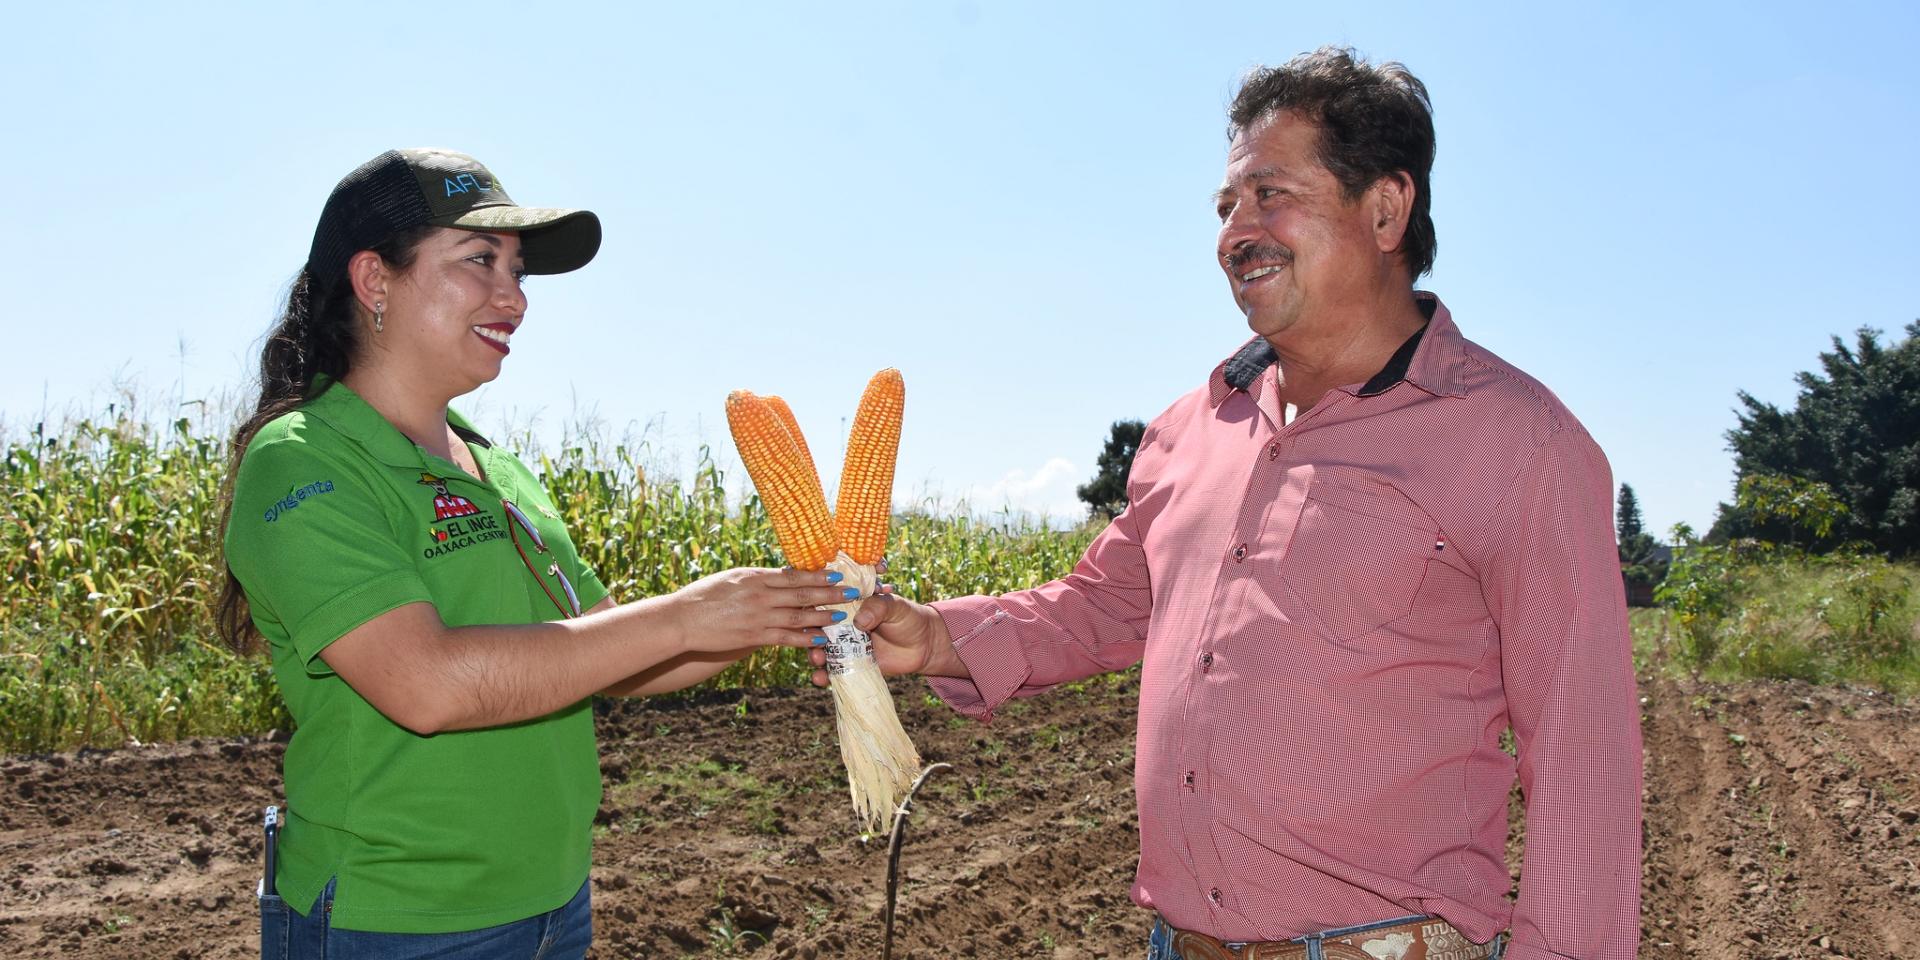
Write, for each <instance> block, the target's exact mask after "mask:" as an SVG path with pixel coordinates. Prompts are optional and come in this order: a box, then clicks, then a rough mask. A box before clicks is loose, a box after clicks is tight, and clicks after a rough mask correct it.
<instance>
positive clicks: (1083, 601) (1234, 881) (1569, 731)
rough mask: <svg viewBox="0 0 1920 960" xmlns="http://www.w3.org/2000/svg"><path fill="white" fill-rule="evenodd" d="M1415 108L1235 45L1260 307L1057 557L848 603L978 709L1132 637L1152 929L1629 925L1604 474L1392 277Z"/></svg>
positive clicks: (1459, 931)
mask: <svg viewBox="0 0 1920 960" xmlns="http://www.w3.org/2000/svg"><path fill="white" fill-rule="evenodd" d="M1429 109H1430V108H1429V103H1428V100H1427V95H1426V89H1425V87H1424V86H1423V85H1422V84H1421V83H1420V81H1419V80H1417V79H1415V78H1414V77H1413V76H1412V75H1411V74H1410V73H1408V72H1407V71H1406V69H1405V68H1404V67H1401V66H1400V65H1399V64H1395V63H1387V64H1382V65H1378V66H1375V65H1371V64H1368V63H1366V62H1364V61H1358V60H1356V59H1355V58H1354V57H1353V55H1352V53H1351V51H1344V50H1334V49H1322V50H1320V51H1317V52H1315V53H1312V54H1306V55H1302V56H1300V57H1297V58H1295V59H1294V60H1293V61H1291V62H1289V63H1288V64H1286V65H1285V66H1283V67H1280V68H1277V69H1263V70H1259V71H1256V72H1255V73H1254V74H1252V75H1251V76H1250V77H1249V78H1248V80H1247V81H1246V83H1245V85H1244V86H1243V88H1242V89H1241V90H1240V92H1239V94H1238V96H1237V97H1236V98H1235V100H1234V102H1233V105H1232V107H1231V109H1230V117H1231V123H1230V134H1231V142H1230V144H1229V147H1228V151H1227V170H1226V178H1225V181H1224V183H1223V184H1222V186H1221V188H1220V190H1219V192H1218V194H1217V195H1216V199H1217V201H1218V212H1219V216H1220V223H1221V226H1220V235H1219V243H1218V248H1217V250H1216V251H1215V252H1216V255H1217V257H1218V260H1219V263H1220V265H1221V267H1222V269H1223V270H1224V271H1225V273H1226V277H1227V283H1228V286H1229V287H1230V288H1231V290H1232V292H1233V299H1234V303H1235V304H1237V305H1238V306H1239V307H1240V309H1241V310H1242V311H1243V312H1244V313H1245V315H1246V319H1247V324H1248V326H1249V327H1251V328H1252V330H1253V333H1254V334H1255V336H1254V337H1253V338H1252V339H1251V340H1249V341H1247V342H1246V344H1245V345H1243V346H1242V347H1240V348H1239V349H1238V350H1237V351H1234V352H1233V353H1232V355H1231V356H1230V357H1228V358H1227V359H1226V360H1225V361H1223V362H1222V363H1221V364H1220V365H1219V366H1218V367H1216V368H1215V369H1214V371H1213V373H1212V375H1211V376H1209V377H1208V378H1207V382H1206V383H1205V385H1203V386H1202V387H1200V388H1199V389H1197V390H1195V391H1194V392H1192V393H1190V394H1188V395H1186V396H1184V397H1182V398H1180V399H1179V400H1178V401H1176V402H1175V403H1174V404H1173V406H1171V407H1169V408H1168V409H1167V410H1166V412H1164V413H1162V414H1161V415H1160V416H1159V417H1158V418H1156V419H1155V420H1154V421H1153V423H1152V424H1151V425H1150V426H1149V427H1148V428H1147V431H1146V434H1145V436H1144V438H1143V439H1142V441H1141V445H1140V449H1139V453H1138V454H1137V455H1136V457H1135V459H1134V462H1133V469H1132V474H1131V476H1130V478H1129V480H1128V485H1127V489H1128V494H1129V497H1130V500H1131V506H1130V507H1129V508H1128V509H1127V510H1126V511H1125V512H1124V513H1122V514H1121V515H1120V516H1119V517H1117V518H1115V519H1114V521H1113V523H1112V525H1111V526H1109V527H1108V528H1107V529H1106V531H1105V532H1103V533H1102V534H1101V535H1100V536H1099V538H1098V539H1097V540H1095V542H1094V543H1093V545H1092V546H1091V547H1089V548H1088V550H1087V553H1086V556H1084V557H1083V558H1082V559H1081V560H1080V563H1079V564H1078V566H1077V567H1076V568H1075V569H1074V571H1073V573H1072V574H1071V575H1069V576H1067V577H1065V578H1063V579H1060V580H1056V581H1054V582H1052V583H1048V584H1045V585H1042V586H1039V587H1035V588H1033V589H1031V590H1025V591H1021V592H1018V593H1012V594H1007V595H1005V596H1000V597H966V598H961V599H956V600H947V601H943V602H939V603H935V604H932V605H931V606H926V605H921V604H917V603H913V602H910V601H907V600H904V599H897V598H889V599H877V600H876V601H870V602H869V603H868V604H867V605H866V608H865V609H864V610H863V611H862V612H861V614H860V616H859V619H858V621H857V625H859V626H861V627H862V628H865V629H868V630H870V631H871V632H872V633H873V634H874V647H875V655H876V657H877V659H878V660H879V661H880V664H881V666H882V668H883V669H885V670H887V671H888V672H891V673H906V672H918V673H922V674H925V675H927V676H929V677H930V678H931V679H932V686H933V689H934V691H935V692H936V693H938V694H939V695H940V696H941V697H942V698H944V699H945V700H946V702H947V703H949V704H950V705H952V706H953V707H954V708H955V709H957V710H959V711H961V712H963V713H966V714H970V715H973V716H977V717H980V718H982V719H991V717H992V713H993V711H994V709H995V708H997V707H998V706H999V705H1000V704H1002V703H1004V702H1006V700H1008V699H1009V698H1011V697H1018V696H1029V695H1032V694H1036V693H1039V692H1041V691H1043V690H1046V689H1048V688H1050V687H1052V686H1054V685H1056V684H1059V683H1063V682H1067V681H1071V680H1075V679H1079V678H1082V677H1086V676H1089V675H1091V674H1095V673H1098V672H1102V671H1108V670H1117V669H1122V668H1125V667H1127V666H1129V665H1131V664H1133V663H1135V662H1140V661H1144V667H1143V670H1142V674H1141V690H1140V714H1139V732H1138V750H1137V754H1136V758H1135V791H1136V794H1137V797H1138V802H1139V805H1140V848H1141V849H1140V866H1139V873H1138V876H1137V879H1136V881H1135V883H1134V887H1133V898H1134V900H1135V901H1136V902H1137V903H1139V904H1140V905H1141V906H1143V907H1146V908H1147V909H1149V910H1152V911H1154V912H1155V913H1156V914H1157V917H1156V919H1155V921H1154V928H1153V933H1152V936H1151V946H1150V957H1151V958H1152V960H1167V958H1175V957H1180V958H1186V960H1198V958H1206V960H1222V958H1269V957H1301V958H1307V960H1319V958H1320V957H1323V956H1324V957H1330V958H1331V957H1348V958H1353V960H1369V958H1371V960H1423V958H1425V960H1474V958H1480V957H1486V956H1496V957H1497V956H1499V955H1500V954H1501V952H1502V951H1504V953H1505V956H1507V957H1511V958H1515V960H1544V958H1553V957H1575V958H1624V957H1631V956H1633V955H1634V951H1635V948H1636V946H1637V943H1638V939H1639V932H1638V931H1639V878H1640V731H1639V710H1638V704H1637V702H1636V697H1635V687H1634V677H1633V673H1632V666H1631V659H1630V647H1629V637H1628V631H1627V622H1626V608H1625V602H1624V597H1623V593H1622V588H1621V583H1620V567H1619V562H1618V555H1617V553H1616V550H1615V545H1614V540H1613V524H1612V480H1611V477H1610V476H1609V472H1608V468H1607V463H1606V459H1605V457H1604V456H1603V455H1602V454H1601V452H1600V449H1599V447H1598V446H1596V445H1595V443H1594V441H1593V439H1592V438H1591V437H1590V436H1588V435H1587V432H1586V430H1585V429H1583V428H1582V427H1581V425H1580V423H1579V422H1578V421H1577V420H1575V419H1574V417H1573V415H1572V414H1571V413H1569V412H1568V411H1567V409H1566V408H1565V407H1564V406H1562V405H1561V404H1560V402H1559V400H1558V399H1556V398H1555V397H1554V395H1553V394H1552V393H1551V392H1550V391H1548V390H1547V388H1545V387H1543V386H1541V385H1540V384H1539V383H1538V382H1536V381H1535V380H1533V379H1532V378H1530V377H1528V376H1527V375H1526V374H1524V373H1522V372H1520V371H1519V370H1517V369H1515V368H1514V367H1513V366H1512V365H1510V364H1508V363H1506V362H1505V361H1502V360H1501V359H1500V358H1498V357H1496V356H1494V355H1493V354H1492V353H1490V352H1488V351H1487V350H1486V349H1484V348H1482V347H1480V346H1478V345H1477V344H1474V343H1473V342H1471V341H1469V340H1466V339H1464V338H1463V337H1462V336H1461V333H1460V330H1459V328H1458V327H1456V326H1455V325H1454V321H1453V318H1452V316H1451V315H1450V314H1449V313H1448V311H1447V308H1446V307H1445V306H1443V305H1441V303H1440V301H1439V299H1438V298H1436V297H1434V296H1433V295H1432V294H1429V293H1425V292H1421V291H1416V290H1415V289H1414V288H1413V281H1414V279H1415V278H1417V277H1419V276H1420V275H1422V274H1424V273H1426V272H1427V270H1428V268H1429V267H1430V266H1431V265H1432V262H1433V256H1434V245H1435V239H1434V227H1433V222H1432V219H1431V217H1430V215H1429V212H1428V210H1429V199H1428V174H1429V171H1430V170H1431V168H1432V163H1433V143H1434V141H1433V126H1432V120H1431V116H1430V112H1429ZM1508 729H1511V730H1512V732H1513V742H1514V745H1515V746H1516V747H1517V750H1518V756H1517V758H1516V757H1513V756H1509V755H1508V754H1507V753H1506V752H1504V751H1503V750H1502V749H1501V735H1502V733H1503V732H1504V731H1506V730H1508ZM1516 776H1517V777H1518V779H1519V782H1520V784H1521V786H1522V788H1523V790H1524V792H1525V796H1526V812H1527V833H1526V850H1525V858H1524V862H1523V865H1522V873H1521V880H1520V885H1519V896H1518V899H1517V901H1514V900H1510V899H1509V898H1508V896H1507V894H1508V886H1509V881H1508V873H1507V866H1506V862H1505V857H1504V850H1505V839H1506V835H1507V795H1508V791H1509V789H1510V788H1511V786H1512V784H1513V782H1514V779H1515V777H1516ZM1503 934H1504V936H1503Z"/></svg>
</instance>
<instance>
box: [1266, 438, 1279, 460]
mask: <svg viewBox="0 0 1920 960" xmlns="http://www.w3.org/2000/svg"><path fill="white" fill-rule="evenodd" d="M1267 459H1268V460H1278V459H1280V441H1278V440H1275V441H1274V442H1272V443H1269V444H1267Z"/></svg>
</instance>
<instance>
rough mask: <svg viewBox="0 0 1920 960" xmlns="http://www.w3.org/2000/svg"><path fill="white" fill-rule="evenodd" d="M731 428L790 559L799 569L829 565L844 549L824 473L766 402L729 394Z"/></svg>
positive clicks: (739, 393)
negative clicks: (822, 482)
mask: <svg viewBox="0 0 1920 960" xmlns="http://www.w3.org/2000/svg"><path fill="white" fill-rule="evenodd" d="M727 427H728V429H730V430H731V431H732V432H733V442H734V444H735V445H736V446H738V447H739V448H740V459H741V461H742V462H744V463H745V464H746V466H747V473H748V475H750V476H751V477H753V485H754V487H755V488H756V489H758V490H759V491H760V502H761V504H762V505H764V506H765V507H766V509H767V519H769V520H771V521H772V522H773V532H774V534H775V535H776V536H778V537H779V538H780V549H781V550H782V551H783V552H784V553H786V555H787V562H788V563H790V564H792V565H793V566H794V567H795V568H797V569H800V570H821V569H825V568H826V566H827V564H829V563H831V562H833V558H834V557H835V556H837V555H838V554H839V553H840V538H839V535H838V534H837V533H836V532H835V531H834V527H833V519H832V517H830V516H828V514H827V498H826V495H825V494H823V493H822V492H821V490H820V476H819V474H817V473H815V472H814V471H813V469H812V468H811V467H809V466H808V461H807V459H806V457H805V456H804V455H803V454H802V453H801V452H800V446H799V444H797V443H796V442H795V441H794V438H793V436H792V435H791V434H789V433H788V432H787V428H786V426H785V425H783V424H782V423H781V422H780V415H779V414H778V413H776V412H775V411H774V408H773V406H772V405H771V404H769V403H767V401H766V400H764V399H762V398H760V397H756V396H754V395H753V394H752V393H749V392H747V391H745V390H735V391H734V392H732V393H730V394H728V395H727Z"/></svg>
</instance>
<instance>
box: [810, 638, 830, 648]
mask: <svg viewBox="0 0 1920 960" xmlns="http://www.w3.org/2000/svg"><path fill="white" fill-rule="evenodd" d="M813 645H814V646H816V647H824V646H826V645H827V638H826V637H814V638H813Z"/></svg>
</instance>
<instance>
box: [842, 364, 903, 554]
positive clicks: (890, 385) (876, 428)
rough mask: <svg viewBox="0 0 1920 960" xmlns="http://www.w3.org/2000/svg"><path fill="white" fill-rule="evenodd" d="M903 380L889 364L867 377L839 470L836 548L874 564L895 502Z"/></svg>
mask: <svg viewBox="0 0 1920 960" xmlns="http://www.w3.org/2000/svg"><path fill="white" fill-rule="evenodd" d="M906 402H907V385H906V381H904V380H902V379H901V377H900V371H898V370H895V369H894V368H892V367H888V368H887V369H885V370H882V371H880V372H879V373H876V374H874V375H873V379H871V380H868V381H867V390H866V393H865V394H863V395H862V396H861V397H860V409H859V411H858V412H857V413H855V414H854V415H853V430H852V432H851V433H849V434H848V436H847V460H846V464H845V465H844V466H843V467H841V470H840V496H839V502H838V504H837V505H836V506H835V507H834V511H833V524H834V526H835V527H836V528H837V529H838V531H839V534H840V548H841V549H842V550H845V551H846V552H847V556H849V557H852V558H853V562H855V563H859V564H863V565H869V566H870V565H872V564H875V563H878V562H879V561H880V557H881V556H882V555H884V554H885V553H886V552H887V521H888V520H889V519H890V517H889V513H890V511H891V508H892V506H893V465H894V461H895V460H896V459H897V458H898V456H899V453H900V418H901V416H902V414H903V413H905V411H906Z"/></svg>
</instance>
